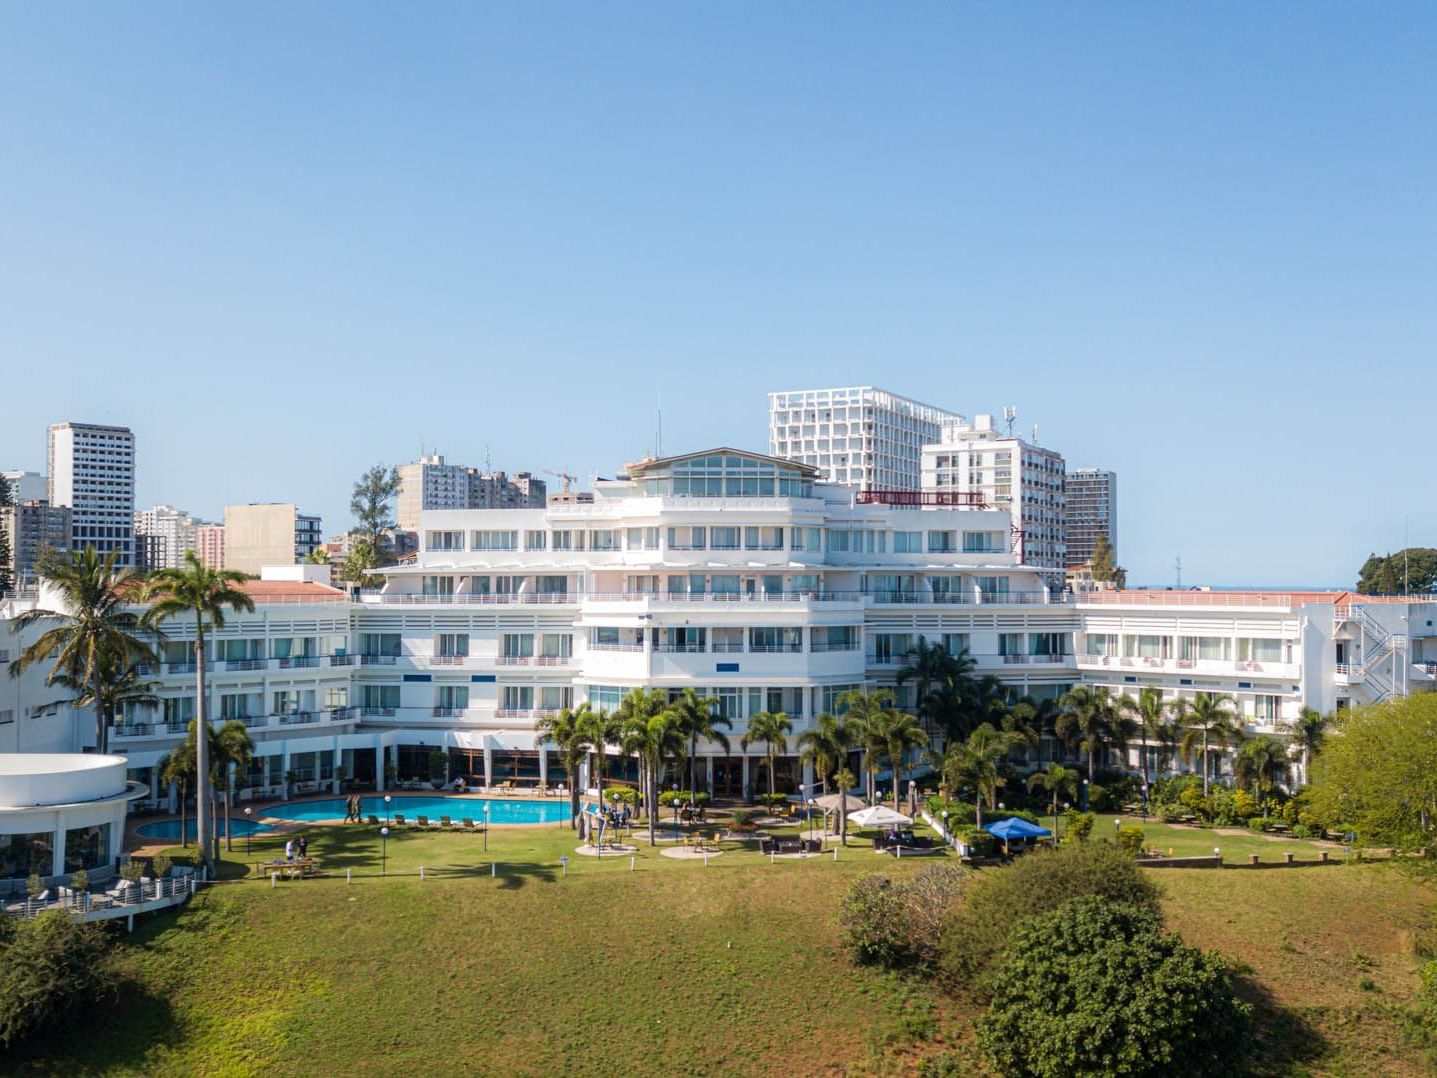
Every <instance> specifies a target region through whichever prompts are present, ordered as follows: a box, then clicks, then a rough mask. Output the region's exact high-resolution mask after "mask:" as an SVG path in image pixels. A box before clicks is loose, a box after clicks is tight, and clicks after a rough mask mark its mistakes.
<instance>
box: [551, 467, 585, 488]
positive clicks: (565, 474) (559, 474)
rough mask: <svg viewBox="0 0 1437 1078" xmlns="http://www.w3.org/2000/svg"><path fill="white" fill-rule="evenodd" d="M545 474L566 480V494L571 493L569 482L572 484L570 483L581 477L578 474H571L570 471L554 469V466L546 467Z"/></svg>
mask: <svg viewBox="0 0 1437 1078" xmlns="http://www.w3.org/2000/svg"><path fill="white" fill-rule="evenodd" d="M544 474H545V475H552V476H553V477H554V478H555V479H562V480H563V481H564V493H565V494H568V493H569V484H570V483H576V482H578V479H579V477H578V476H577V475H573V474H571V473H569V472H561V471H558V470H556V469H554V468H545V469H544Z"/></svg>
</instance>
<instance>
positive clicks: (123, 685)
mask: <svg viewBox="0 0 1437 1078" xmlns="http://www.w3.org/2000/svg"><path fill="white" fill-rule="evenodd" d="M100 661H101V665H102V666H103V671H102V676H101V678H100V703H101V706H102V707H103V708H104V710H105V729H106V730H111V729H114V727H115V725H116V722H115V720H116V718H117V717H118V716H120V715H121V714H123V713H124V710H125V708H127V707H158V706H159V705H160V698H159V696H157V695H156V694H155V686H156V684H157V683H156V682H153V681H150V680H148V678H147V677H146V670H145V665H144V664H143V663H130V664H129V665H128V666H126V667H125V668H124V669H123V670H121V671H119V672H118V673H116V672H115V669H114V667H115V660H114V657H113V656H111V655H108V654H102V655H101V656H100ZM55 683H56V684H57V685H62V686H64V687H65V688H67V689H69V690H70V691H71V692H73V693H74V694H75V695H74V697H72V698H71V699H70V700H69V701H66V702H68V703H69V704H70V705H71V706H72V707H77V708H82V707H90V706H91V705H93V704H94V702H95V701H94V699H93V698H92V693H93V691H94V690H93V688H92V686H90V685H87V684H85V683H84V682H81V681H76V680H75V679H73V678H71V677H70V676H69V675H64V676H62V677H58V678H56V679H55Z"/></svg>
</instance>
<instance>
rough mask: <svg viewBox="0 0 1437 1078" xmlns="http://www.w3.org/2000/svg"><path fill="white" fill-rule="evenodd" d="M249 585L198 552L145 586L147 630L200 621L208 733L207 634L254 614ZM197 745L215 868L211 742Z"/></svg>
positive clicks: (199, 825)
mask: <svg viewBox="0 0 1437 1078" xmlns="http://www.w3.org/2000/svg"><path fill="white" fill-rule="evenodd" d="M245 579H246V577H245V574H243V573H239V572H236V571H234V570H233V569H211V568H210V567H209V566H208V565H206V564H205V563H204V562H202V561H200V559H199V555H198V554H196V553H195V552H194V551H193V550H187V551H185V565H184V567H183V568H180V569H159V570H157V571H155V572H153V573H151V574H150V576H149V578H148V579H147V580H146V581H145V588H144V598H145V599H146V600H148V601H149V602H150V608H149V609H148V610H147V611H145V616H144V623H145V624H146V625H147V626H150V627H152V628H158V627H159V626H160V625H162V624H163V623H164V622H165V621H167V620H169V619H172V618H182V617H189V616H191V615H193V617H194V622H195V639H194V649H195V719H196V721H197V722H198V723H199V724H200V726H202V727H205V728H208V725H209V723H208V719H207V717H206V715H205V703H206V697H205V692H206V686H205V630H206V629H207V628H209V627H210V626H213V627H214V628H216V629H223V628H224V626H225V611H226V610H234V611H245V612H249V611H253V610H254V600H253V599H251V598H250V597H249V596H248V595H247V594H245V592H244V591H243V590H241V588H240V587H239V585H240V583H241V582H243V581H244V580H245ZM195 744H196V756H195V785H196V791H195V827H196V830H197V832H198V834H199V847H200V861H201V863H202V864H203V865H204V866H205V867H206V868H209V867H210V866H211V851H210V841H209V834H208V832H207V831H206V829H205V824H206V822H207V817H206V812H207V808H206V798H207V796H208V789H207V788H208V785H209V779H210V763H209V739H208V738H204V737H202V738H199V739H197V741H196V743H195Z"/></svg>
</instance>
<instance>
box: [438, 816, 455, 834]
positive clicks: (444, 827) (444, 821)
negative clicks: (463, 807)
mask: <svg viewBox="0 0 1437 1078" xmlns="http://www.w3.org/2000/svg"><path fill="white" fill-rule="evenodd" d="M451 826H453V825H452V824H450V822H449V817H448V816H441V817H439V829H440V830H441V831H448V830H449V828H450V827H451Z"/></svg>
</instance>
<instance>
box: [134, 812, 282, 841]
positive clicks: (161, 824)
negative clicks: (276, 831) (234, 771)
mask: <svg viewBox="0 0 1437 1078" xmlns="http://www.w3.org/2000/svg"><path fill="white" fill-rule="evenodd" d="M135 830H136V831H137V832H139V833H140V834H141V835H144V836H145V838H170V839H175V840H178V839H179V837H180V821H179V820H156V821H155V822H154V823H142V824H140V826H139V827H137V828H135ZM268 830H270V826H269V824H263V823H254V822H253V821H251V820H236V819H233V818H231V820H230V834H232V835H254V834H258V833H259V832H261V831H268ZM185 831H186V832H188V836H187V837H188V838H189V839H190V841H191V842H193V841H194V840H195V821H194V820H186V821H185ZM224 833H225V822H224V820H223V819H221V820H220V836H221V837H224Z"/></svg>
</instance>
